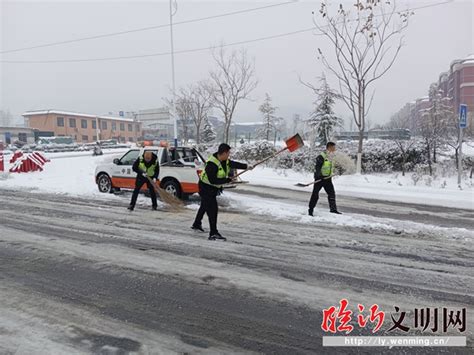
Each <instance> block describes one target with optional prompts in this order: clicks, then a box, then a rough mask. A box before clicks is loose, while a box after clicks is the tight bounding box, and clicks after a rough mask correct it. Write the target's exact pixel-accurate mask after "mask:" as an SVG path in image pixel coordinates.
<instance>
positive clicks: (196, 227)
mask: <svg viewBox="0 0 474 355" xmlns="http://www.w3.org/2000/svg"><path fill="white" fill-rule="evenodd" d="M191 229H192V230H194V231H198V232H204V229H203V228H202V225H201V224H193V225H192V226H191Z"/></svg>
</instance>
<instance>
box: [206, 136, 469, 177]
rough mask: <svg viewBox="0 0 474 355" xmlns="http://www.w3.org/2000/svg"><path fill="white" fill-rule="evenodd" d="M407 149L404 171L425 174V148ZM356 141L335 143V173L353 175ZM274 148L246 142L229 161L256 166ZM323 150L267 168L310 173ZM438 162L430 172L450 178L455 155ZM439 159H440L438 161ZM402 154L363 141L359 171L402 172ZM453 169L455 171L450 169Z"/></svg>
mask: <svg viewBox="0 0 474 355" xmlns="http://www.w3.org/2000/svg"><path fill="white" fill-rule="evenodd" d="M403 144H404V145H405V146H406V147H408V146H409V148H407V149H406V162H405V171H406V172H416V173H417V174H420V175H425V174H427V171H428V162H427V154H426V151H425V146H424V144H423V142H422V141H421V140H417V141H415V142H413V144H411V145H410V144H409V142H404V143H403ZM218 146H219V144H212V145H200V146H199V147H197V148H198V150H199V151H200V152H201V153H202V154H203V155H204V157H206V158H207V156H209V155H210V154H212V153H214V152H216V151H217V147H218ZM357 147H358V142H357V141H348V142H347V141H338V142H337V152H336V154H335V157H334V168H335V172H336V174H353V173H355V161H356V156H357ZM277 150H278V148H275V147H274V146H273V144H272V143H271V142H268V141H265V140H262V141H257V142H253V143H245V144H243V145H241V146H240V147H235V148H232V158H233V159H235V160H239V161H244V162H245V161H246V162H250V163H255V162H257V161H259V160H262V159H264V158H266V157H268V156H270V155H272V154H273V153H275V152H276V151H277ZM322 151H324V147H322V146H319V147H308V146H304V147H302V148H300V149H298V150H297V151H295V152H292V153H290V152H288V151H285V152H283V153H281V154H280V155H278V156H277V157H275V158H274V159H271V160H270V161H269V162H268V163H266V166H269V167H272V168H275V169H292V170H295V171H306V172H313V171H314V165H315V161H316V157H317V156H318V155H319V154H320V153H321V152H322ZM438 154H439V155H438V162H437V163H436V164H434V163H433V166H432V168H433V171H434V174H435V175H438V176H443V177H444V176H449V175H452V174H453V171H455V169H456V168H455V163H454V155H453V154H451V153H450V152H444V151H443V150H442V149H440V150H439V152H438ZM441 158H442V159H441ZM403 161H404V159H403V155H402V151H401V150H400V148H399V147H398V145H397V143H396V142H394V141H388V140H368V141H364V153H363V155H362V171H363V172H364V173H380V172H396V171H402V164H403ZM463 165H464V168H465V169H469V168H470V167H471V166H472V165H473V157H466V156H464V157H463ZM453 169H454V170H453Z"/></svg>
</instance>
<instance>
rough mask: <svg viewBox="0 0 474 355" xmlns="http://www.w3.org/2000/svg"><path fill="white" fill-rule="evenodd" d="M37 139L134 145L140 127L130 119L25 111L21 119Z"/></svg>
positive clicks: (59, 112) (73, 113)
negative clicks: (52, 138)
mask: <svg viewBox="0 0 474 355" xmlns="http://www.w3.org/2000/svg"><path fill="white" fill-rule="evenodd" d="M22 116H23V117H24V118H25V122H26V125H27V126H28V127H30V128H34V129H37V130H38V131H39V132H38V136H40V137H41V136H42V137H51V136H57V137H62V136H71V137H73V138H74V140H75V141H76V142H82V143H88V142H94V141H97V140H106V139H116V140H117V141H119V142H136V141H137V140H138V139H139V138H142V125H141V123H140V122H138V121H137V120H135V119H133V118H125V117H111V116H102V115H91V114H85V113H76V112H68V111H58V110H45V111H28V112H25V113H24V114H23V115H22Z"/></svg>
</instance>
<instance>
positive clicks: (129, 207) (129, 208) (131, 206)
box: [127, 205, 135, 211]
mask: <svg viewBox="0 0 474 355" xmlns="http://www.w3.org/2000/svg"><path fill="white" fill-rule="evenodd" d="M134 208H135V206H134V205H129V206H128V207H127V210H129V211H133V209H134Z"/></svg>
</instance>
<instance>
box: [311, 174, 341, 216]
mask: <svg viewBox="0 0 474 355" xmlns="http://www.w3.org/2000/svg"><path fill="white" fill-rule="evenodd" d="M323 187H324V190H325V191H326V193H327V195H328V202H329V210H331V211H337V207H336V191H335V190H334V185H333V184H332V179H324V180H321V181H320V182H317V183H316V184H314V187H313V193H312V194H311V199H310V200H309V209H310V211H313V210H314V207H316V204H317V203H318V199H319V191H320V190H321V189H322V188H323Z"/></svg>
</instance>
